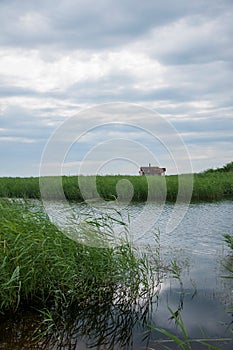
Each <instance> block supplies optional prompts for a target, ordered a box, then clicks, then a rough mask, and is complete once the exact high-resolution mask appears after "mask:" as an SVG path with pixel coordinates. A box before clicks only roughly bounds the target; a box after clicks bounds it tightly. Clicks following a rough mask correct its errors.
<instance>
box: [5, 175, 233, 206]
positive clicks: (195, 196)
mask: <svg viewBox="0 0 233 350" xmlns="http://www.w3.org/2000/svg"><path fill="white" fill-rule="evenodd" d="M192 176H193V191H192V201H205V200H210V201H211V200H220V199H224V198H230V197H232V196H233V175H232V172H208V173H200V174H194V175H181V176H177V175H170V176H166V177H160V176H153V177H150V179H149V186H150V187H149V188H150V190H149V200H152V201H153V200H154V201H156V200H158V201H159V200H160V201H161V200H162V201H163V200H165V198H166V200H167V201H171V202H174V201H176V198H177V193H178V188H179V186H178V183H179V180H180V179H182V186H183V184H184V185H185V183H187V186H189V183H190V181H191V179H190V177H192ZM53 182H54V184H56V178H49V181H48V191H47V197H48V198H50V199H59V195H56V186H55V185H54V186H53ZM62 184H63V190H64V194H65V196H66V198H67V199H68V200H75V201H83V199H85V200H86V199H96V198H97V197H98V196H100V197H101V198H103V199H105V200H114V199H116V198H117V197H118V198H119V199H120V200H129V201H131V200H132V201H146V200H147V197H148V178H147V177H146V176H127V175H125V176H123V175H117V176H110V175H109V176H108V175H106V176H96V177H94V176H80V177H77V176H63V177H62ZM80 184H81V190H80V186H79V185H80ZM118 185H120V186H119V188H120V190H118ZM53 187H54V188H53ZM96 189H97V190H96ZM188 190H190V189H189V188H188ZM187 193H188V191H187ZM40 196H41V195H40V188H39V178H10V177H9V178H7V177H4V178H0V197H8V198H38V199H39V198H40ZM180 198H181V199H183V200H184V201H185V200H186V199H187V196H186V193H185V192H184V191H183V193H182V194H181V197H180ZM188 199H189V198H188Z"/></svg>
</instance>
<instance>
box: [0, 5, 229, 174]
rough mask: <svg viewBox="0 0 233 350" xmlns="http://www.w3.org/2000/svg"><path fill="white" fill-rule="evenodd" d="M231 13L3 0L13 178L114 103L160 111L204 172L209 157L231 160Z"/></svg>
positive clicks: (3, 127) (2, 135)
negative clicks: (79, 116) (88, 114)
mask: <svg viewBox="0 0 233 350" xmlns="http://www.w3.org/2000/svg"><path fill="white" fill-rule="evenodd" d="M232 14H233V4H232V2H231V1H227V0H224V1H220V0H217V1H214V2H213V1H206V0H198V1H195V2H190V1H186V0H178V1H176V2H173V1H169V0H166V1H163V2H161V1H154V0H148V1H144V2H143V1H139V0H137V1H133V0H125V1H123V0H120V1H115V0H109V1H105V0H100V1H98V2H96V1H94V0H79V1H77V0H68V1H65V0H59V1H56V3H55V2H52V1H45V0H41V1H31V0H22V1H20V2H19V1H17V0H2V1H1V2H0V21H1V33H0V110H2V112H1V114H0V145H1V157H2V158H1V159H3V160H4V162H5V163H3V164H5V165H4V166H5V169H6V170H4V173H5V174H7V169H8V170H9V173H10V172H12V173H17V169H16V170H14V166H13V165H12V163H14V164H18V166H20V162H19V159H21V160H23V164H24V168H25V169H27V172H28V173H29V174H30V164H32V163H34V162H35V163H37V167H38V163H39V159H40V155H41V153H42V150H43V147H44V144H45V142H46V140H47V139H48V138H49V136H50V135H51V133H52V132H53V131H54V130H55V128H56V126H58V125H59V123H61V122H62V121H63V120H65V119H66V118H68V117H69V116H70V115H72V114H75V113H77V111H78V110H79V109H82V108H84V109H85V108H86V107H87V106H90V105H94V104H99V103H105V102H114V101H125V102H133V103H136V104H141V105H143V106H145V107H149V108H152V109H154V110H157V111H158V112H159V113H160V114H161V115H163V116H164V118H165V119H166V120H169V121H170V122H171V123H172V124H173V125H174V126H175V127H176V128H177V130H178V132H179V133H180V134H181V135H183V137H184V140H185V143H186V145H187V146H188V147H190V149H191V150H192V155H193V159H194V163H195V162H197V159H198V157H199V160H198V162H199V163H198V165H197V169H198V170H200V169H201V168H202V167H208V164H207V161H206V159H207V160H208V157H209V159H211V165H212V163H213V162H214V157H216V162H220V158H221V159H222V160H223V159H224V160H225V159H228V158H229V161H230V160H232V159H230V158H231V155H230V150H231V147H232V139H231V134H230V131H229V130H232V114H233V113H232V91H233V65H232V57H233V45H232V37H233V25H232ZM109 118H111V116H110V117H109ZM82 122H83V123H85V120H82ZM150 123H151V121H149V120H146V119H145V127H148V128H149V127H150ZM91 142H92V143H90V144H93V142H95V139H92V140H91ZM145 142H146V141H145ZM217 145H218V149H217ZM227 145H228V146H227ZM207 146H208V147H209V148H208V150H209V151H208V152H207V151H206V152H207V153H206V157H207V158H205V162H203V163H202V160H201V159H202V158H201V157H202V155H203V154H202V153H203V151H202V148H204V147H206V148H207ZM85 150H86V148H85V147H84V146H83V148H80V154H84V153H85ZM198 152H199V153H198ZM77 158H78V155H77ZM9 159H10V160H11V161H10V162H9ZM74 160H75V159H74ZM7 164H8V165H7ZM220 165H221V164H220ZM7 166H8V168H7ZM35 171H36V165H35V169H34V172H35ZM22 173H23V169H22V172H21V173H20V174H22Z"/></svg>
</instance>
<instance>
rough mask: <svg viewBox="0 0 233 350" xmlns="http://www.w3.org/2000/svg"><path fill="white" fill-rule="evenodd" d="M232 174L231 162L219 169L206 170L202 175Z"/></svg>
mask: <svg viewBox="0 0 233 350" xmlns="http://www.w3.org/2000/svg"><path fill="white" fill-rule="evenodd" d="M229 172H233V162H230V163H227V164H226V165H224V166H223V167H221V168H217V169H207V170H205V171H204V172H203V174H209V173H229Z"/></svg>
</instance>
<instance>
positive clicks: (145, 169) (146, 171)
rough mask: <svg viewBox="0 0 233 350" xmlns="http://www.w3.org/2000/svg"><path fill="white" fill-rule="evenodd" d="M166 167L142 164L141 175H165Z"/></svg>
mask: <svg viewBox="0 0 233 350" xmlns="http://www.w3.org/2000/svg"><path fill="white" fill-rule="evenodd" d="M165 171H166V168H160V167H158V166H151V165H150V164H149V166H141V167H140V170H139V174H140V175H159V176H161V175H165Z"/></svg>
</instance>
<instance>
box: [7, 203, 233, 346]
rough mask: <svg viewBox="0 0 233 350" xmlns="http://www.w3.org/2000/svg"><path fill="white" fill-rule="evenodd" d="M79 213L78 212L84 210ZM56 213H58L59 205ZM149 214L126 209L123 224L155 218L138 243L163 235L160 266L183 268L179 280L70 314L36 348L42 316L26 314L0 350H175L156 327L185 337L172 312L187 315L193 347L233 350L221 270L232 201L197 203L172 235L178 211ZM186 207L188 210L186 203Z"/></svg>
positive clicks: (230, 288) (231, 294) (230, 287)
mask: <svg viewBox="0 0 233 350" xmlns="http://www.w3.org/2000/svg"><path fill="white" fill-rule="evenodd" d="M74 207H75V210H77V211H78V212H81V211H82V210H83V207H82V208H80V206H78V205H74ZM54 208H56V210H59V208H57V207H56V204H54ZM147 209H148V211H147V212H143V210H144V207H143V205H142V204H133V205H130V206H129V207H127V208H123V209H122V216H123V218H124V217H125V219H126V217H127V216H128V213H129V214H130V217H131V223H132V224H134V223H133V222H132V221H133V220H136V219H135V218H138V217H140V213H142V212H143V217H142V219H143V220H145V221H146V220H147V213H148V220H151V223H152V224H151V227H150V228H149V230H148V232H146V234H145V232H144V231H143V229H142V228H143V222H141V225H140V224H138V222H137V227H138V231H137V232H135V235H134V236H133V241H134V243H135V244H136V245H138V246H139V247H140V249H143V247H144V246H146V245H147V244H148V243H149V244H151V245H152V246H153V244H154V235H157V237H158V232H160V234H159V237H160V252H161V257H162V260H163V261H164V263H165V264H166V263H170V262H171V261H173V263H174V262H175V264H176V265H175V266H178V267H179V271H178V272H179V273H175V272H174V275H173V277H172V276H169V277H167V278H166V277H163V278H162V280H161V281H160V283H159V285H158V286H157V291H156V293H155V296H154V297H153V298H151V299H147V298H145V299H144V300H143V299H142V300H140V301H139V302H138V304H137V305H132V304H130V303H127V302H126V303H122V304H121V303H118V304H117V303H112V304H103V305H98V306H93V305H92V306H90V308H89V309H87V308H86V309H85V310H80V309H77V310H74V309H73V310H70V311H69V312H70V317H69V322H68V323H67V327H66V329H62V330H60V331H59V338H58V333H54V334H53V335H52V336H51V337H50V338H47V339H45V340H44V341H43V342H42V343H39V344H37V345H36V344H34V343H33V342H32V333H33V331H34V330H35V328H36V327H37V326H38V322H39V321H40V317H39V316H38V315H37V314H36V313H35V312H32V311H24V312H22V313H21V314H19V315H17V317H15V316H14V317H13V318H10V320H7V321H4V322H2V323H1V324H0V349H12V350H13V349H25V350H26V349H54V350H55V349H56V350H58V349H64V350H65V349H72V350H77V349H80V350H82V349H90V348H93V349H120V348H122V349H136V350H137V349H164V348H165V347H164V346H167V347H168V348H171V349H176V348H178V347H176V346H174V345H173V344H172V343H171V342H170V341H169V340H167V338H166V337H165V336H164V335H163V334H161V333H159V332H157V331H155V330H154V329H153V326H156V327H159V328H163V329H166V330H167V331H169V332H171V333H174V334H176V335H177V336H178V337H180V336H181V334H182V332H181V330H180V327H179V326H178V325H177V324H176V322H175V320H174V318H172V315H171V313H170V311H169V308H170V309H171V310H172V311H173V312H176V314H177V315H179V316H181V319H182V321H183V324H184V326H185V329H186V331H187V334H188V336H189V338H190V339H191V346H192V349H205V348H206V347H204V346H202V345H200V343H197V340H201V339H202V340H203V339H205V340H207V341H208V342H209V343H211V344H213V345H215V346H217V347H218V348H220V349H226V350H228V349H229V350H230V349H233V333H232V332H231V331H230V330H232V328H233V324H232V322H233V315H232V314H233V309H232V307H233V279H227V278H224V277H223V276H224V275H226V274H227V271H226V270H225V268H224V266H223V265H224V264H227V263H228V262H230V261H231V259H232V257H231V256H230V251H229V250H228V248H227V246H226V244H225V243H224V240H223V234H225V233H230V234H232V229H233V210H232V209H233V203H232V202H231V201H223V202H217V203H200V204H191V205H190V207H189V209H188V211H187V212H186V213H185V216H184V218H183V220H182V221H181V222H180V224H179V225H178V226H177V227H174V229H173V230H172V231H171V230H170V231H168V230H167V226H166V223H167V222H168V221H169V218H170V217H171V215H172V213H173V210H174V206H173V205H172V204H171V205H167V204H166V205H165V206H163V207H162V208H161V207H160V206H159V205H156V204H150V206H149V207H148V208H147ZM182 209H183V210H185V211H186V208H182V205H180V208H179V210H181V211H182ZM153 215H154V216H153ZM176 272H177V271H176ZM210 339H211V340H210Z"/></svg>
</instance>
